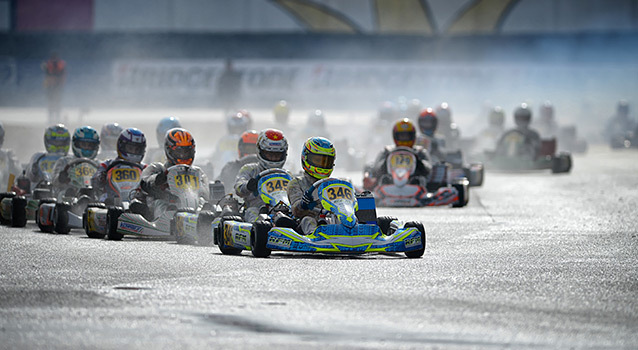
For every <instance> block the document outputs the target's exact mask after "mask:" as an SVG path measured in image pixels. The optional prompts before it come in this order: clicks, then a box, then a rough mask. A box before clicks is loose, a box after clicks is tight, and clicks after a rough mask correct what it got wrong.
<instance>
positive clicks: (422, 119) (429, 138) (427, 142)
mask: <svg viewBox="0 0 638 350" xmlns="http://www.w3.org/2000/svg"><path fill="white" fill-rule="evenodd" d="M438 122H439V119H438V118H437V117H436V113H435V112H434V110H433V109H432V108H426V109H424V110H423V111H421V113H420V114H419V131H421V135H419V136H418V137H417V139H416V144H417V145H419V146H421V147H423V148H425V149H426V150H428V152H429V153H430V157H431V160H432V161H433V162H443V161H445V155H444V154H443V152H442V151H441V147H440V145H439V143H440V140H439V139H438V138H436V137H435V136H434V134H435V132H436V127H437V125H438Z"/></svg>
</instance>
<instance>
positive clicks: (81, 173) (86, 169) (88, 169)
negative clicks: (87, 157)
mask: <svg viewBox="0 0 638 350" xmlns="http://www.w3.org/2000/svg"><path fill="white" fill-rule="evenodd" d="M95 171H96V169H95V167H92V166H90V165H88V164H80V165H78V166H76V167H75V168H74V169H73V172H74V173H75V176H77V177H85V176H88V177H91V176H93V174H95Z"/></svg>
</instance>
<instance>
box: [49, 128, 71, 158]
mask: <svg viewBox="0 0 638 350" xmlns="http://www.w3.org/2000/svg"><path fill="white" fill-rule="evenodd" d="M70 144H71V134H69V129H67V128H66V126H64V125H63V124H56V125H51V126H49V127H48V128H47V129H46V130H45V131H44V148H45V149H46V151H47V153H55V154H61V155H66V154H67V153H68V152H69V145H70Z"/></svg>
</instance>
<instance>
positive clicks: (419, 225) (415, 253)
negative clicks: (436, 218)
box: [403, 221, 425, 259]
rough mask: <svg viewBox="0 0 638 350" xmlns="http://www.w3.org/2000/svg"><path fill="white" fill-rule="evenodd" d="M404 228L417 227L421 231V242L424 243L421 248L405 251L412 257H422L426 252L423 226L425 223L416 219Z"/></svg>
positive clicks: (406, 254)
mask: <svg viewBox="0 0 638 350" xmlns="http://www.w3.org/2000/svg"><path fill="white" fill-rule="evenodd" d="M403 227H404V228H409V227H415V228H416V229H417V230H419V231H421V244H422V245H423V246H422V247H421V249H417V250H413V251H410V252H405V256H407V257H408V258H410V259H415V258H420V257H422V256H423V253H425V228H423V224H422V223H420V222H416V221H410V222H407V223H406V224H405V226H403Z"/></svg>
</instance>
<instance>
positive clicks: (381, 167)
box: [371, 146, 432, 187]
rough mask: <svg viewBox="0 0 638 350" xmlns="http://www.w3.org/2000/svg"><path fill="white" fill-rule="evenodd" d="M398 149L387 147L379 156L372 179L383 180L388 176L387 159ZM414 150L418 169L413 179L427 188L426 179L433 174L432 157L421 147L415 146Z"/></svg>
mask: <svg viewBox="0 0 638 350" xmlns="http://www.w3.org/2000/svg"><path fill="white" fill-rule="evenodd" d="M395 149H396V147H395V146H386V147H385V148H384V149H383V151H381V153H379V155H378V156H377V159H376V161H375V162H374V165H373V167H372V172H371V174H372V177H374V178H376V179H382V178H383V177H385V176H386V175H388V167H387V159H388V155H389V154H390V152H392V151H394V150H395ZM412 149H413V150H414V151H415V153H416V156H417V160H418V161H417V163H416V169H415V170H414V174H412V179H415V180H416V181H418V182H419V184H420V185H421V186H423V187H425V184H426V179H427V178H428V176H429V175H430V173H431V172H432V164H431V163H430V155H429V154H428V151H427V150H426V149H425V148H423V147H421V146H414V147H412Z"/></svg>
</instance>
